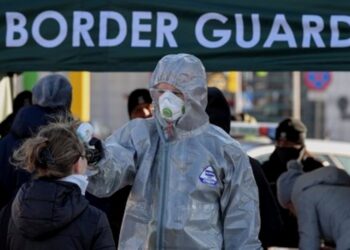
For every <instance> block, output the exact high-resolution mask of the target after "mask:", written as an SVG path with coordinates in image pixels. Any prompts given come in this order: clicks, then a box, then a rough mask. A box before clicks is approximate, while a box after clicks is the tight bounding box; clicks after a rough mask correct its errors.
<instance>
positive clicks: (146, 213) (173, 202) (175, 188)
mask: <svg viewBox="0 0 350 250" xmlns="http://www.w3.org/2000/svg"><path fill="white" fill-rule="evenodd" d="M150 91H151V96H152V99H153V104H154V117H153V118H148V119H135V120H132V121H130V122H128V123H127V124H126V125H125V126H124V127H122V128H120V129H118V130H117V131H115V132H114V133H113V134H112V135H111V136H110V137H109V138H107V140H106V142H105V143H104V145H103V147H104V151H105V152H104V155H105V156H104V158H103V159H102V160H100V162H99V163H98V166H97V167H98V169H99V173H98V174H96V175H94V176H92V177H90V180H89V186H88V191H89V192H91V193H92V194H94V195H96V196H99V197H105V196H109V195H111V194H113V193H114V192H115V191H117V190H118V189H120V188H122V187H124V186H125V185H132V190H131V193H130V196H129V199H128V202H127V205H126V210H125V214H124V219H123V225H122V229H121V235H120V238H119V249H128V250H137V249H230V250H231V249H240V250H243V249H261V247H260V242H259V240H258V233H259V228H260V218H259V209H258V206H259V204H258V203H259V201H258V191H257V187H256V183H255V181H254V177H253V174H252V170H251V167H250V165H249V162H248V157H247V156H246V154H245V153H244V152H243V151H242V148H241V146H240V145H239V143H237V142H236V141H235V140H234V139H232V138H231V137H230V136H229V135H227V134H226V133H225V132H224V131H223V130H221V129H220V128H218V127H216V126H214V125H211V124H209V122H208V116H207V114H206V112H205V107H206V105H207V82H206V73H205V69H204V67H203V65H202V63H201V61H200V60H199V59H198V58H196V57H195V56H192V55H189V54H176V55H167V56H165V57H163V58H162V59H161V60H160V61H159V62H158V64H157V66H156V69H155V71H154V72H153V75H152V77H151V80H150Z"/></svg>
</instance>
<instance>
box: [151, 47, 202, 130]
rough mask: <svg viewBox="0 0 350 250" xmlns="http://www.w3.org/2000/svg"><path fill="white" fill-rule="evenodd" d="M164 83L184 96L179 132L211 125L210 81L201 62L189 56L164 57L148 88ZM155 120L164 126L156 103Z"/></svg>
mask: <svg viewBox="0 0 350 250" xmlns="http://www.w3.org/2000/svg"><path fill="white" fill-rule="evenodd" d="M161 82H164V83H168V84H171V85H173V86H174V87H175V88H177V89H179V90H180V91H181V92H182V93H183V94H184V96H185V114H184V115H183V116H182V117H181V118H180V120H179V121H178V122H177V124H176V129H177V130H183V131H191V130H194V129H196V128H199V127H200V126H202V125H204V124H205V123H208V115H207V114H206V113H205V107H206V106H207V80H206V73H205V69H204V66H203V64H202V62H201V61H200V60H199V59H198V58H197V57H195V56H193V55H189V54H173V55H167V56H164V57H163V58H162V59H160V61H159V62H158V64H157V66H156V68H155V70H154V72H153V74H152V77H151V80H150V83H149V87H150V88H153V87H155V86H156V85H157V84H159V83H161ZM153 103H154V108H155V117H156V119H157V120H158V121H160V123H161V124H164V122H162V118H161V116H160V112H159V107H158V103H157V101H156V100H153Z"/></svg>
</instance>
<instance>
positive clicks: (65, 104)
mask: <svg viewBox="0 0 350 250" xmlns="http://www.w3.org/2000/svg"><path fill="white" fill-rule="evenodd" d="M71 100H72V87H71V84H70V83H69V81H68V80H67V79H66V78H65V77H63V76H61V75H56V74H53V75H49V76H46V77H44V78H42V79H41V80H40V81H39V82H38V84H37V85H36V86H35V87H34V88H33V104H34V105H32V106H26V107H23V108H21V109H20V110H19V111H18V112H17V114H16V116H15V119H14V121H13V124H12V126H11V129H10V133H9V134H7V135H6V136H5V137H4V138H1V139H0V209H1V208H2V207H4V206H5V205H6V204H7V203H8V202H9V201H10V200H11V198H12V197H13V196H14V194H16V192H17V190H18V188H19V187H20V186H21V185H22V184H23V183H24V182H26V181H28V180H29V179H30V174H28V173H27V172H25V171H24V170H18V169H16V168H15V167H14V166H13V165H12V163H11V157H12V154H13V152H14V151H15V150H16V149H17V148H18V147H19V146H20V145H21V144H22V143H23V141H24V140H26V139H27V138H30V137H31V136H33V135H34V134H35V133H36V132H37V131H38V129H39V128H40V127H41V126H44V125H46V124H48V123H49V122H51V121H53V120H54V119H56V118H55V117H57V116H64V117H68V116H70V112H69V108H70V105H71Z"/></svg>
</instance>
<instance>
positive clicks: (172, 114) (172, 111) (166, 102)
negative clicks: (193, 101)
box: [158, 91, 185, 122]
mask: <svg viewBox="0 0 350 250" xmlns="http://www.w3.org/2000/svg"><path fill="white" fill-rule="evenodd" d="M158 102H159V111H160V115H161V116H162V117H163V118H164V119H165V120H166V121H168V122H174V121H176V120H178V119H179V118H180V117H181V116H182V115H183V114H184V113H185V105H184V101H183V100H182V99H181V98H179V97H177V96H176V95H175V94H173V93H172V92H171V91H165V93H164V94H162V95H161V96H160V97H159V101H158Z"/></svg>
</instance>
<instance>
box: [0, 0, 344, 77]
mask: <svg viewBox="0 0 350 250" xmlns="http://www.w3.org/2000/svg"><path fill="white" fill-rule="evenodd" d="M181 52H184V53H191V54H194V55H196V56H198V57H199V58H200V59H201V60H202V61H203V62H204V65H205V67H206V69H207V70H208V71H224V70H350V2H349V1H345V0H338V1H330V0H317V1H315V0H285V1H283V0H282V1H281V0H265V1H257V0H244V1H232V0H221V1H219V0H218V1H214V0H211V1H209V0H202V1H194V0H187V1H185V0H173V1H169V0H150V1H145V0H90V1H88V0H85V1H83V0H75V1H71V0H69V1H68V0H49V1H42V0H30V1H29V0H7V1H4V0H0V71H24V70H26V71H28V70H49V71H59V70H89V71H151V70H153V69H154V66H155V64H156V62H157V61H158V60H159V59H160V58H161V57H162V56H164V55H166V54H169V53H181Z"/></svg>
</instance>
